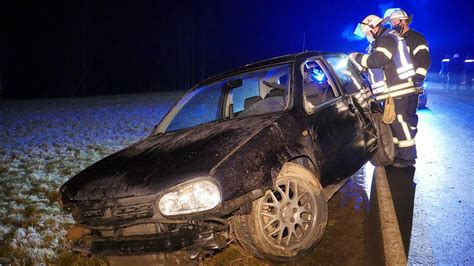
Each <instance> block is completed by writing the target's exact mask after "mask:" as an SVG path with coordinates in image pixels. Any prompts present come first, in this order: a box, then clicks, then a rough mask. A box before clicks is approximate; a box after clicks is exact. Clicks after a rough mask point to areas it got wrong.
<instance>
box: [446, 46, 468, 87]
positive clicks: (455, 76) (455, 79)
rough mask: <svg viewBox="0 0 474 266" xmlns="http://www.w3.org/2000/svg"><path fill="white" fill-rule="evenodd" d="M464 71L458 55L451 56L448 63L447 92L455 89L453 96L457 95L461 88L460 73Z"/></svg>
mask: <svg viewBox="0 0 474 266" xmlns="http://www.w3.org/2000/svg"><path fill="white" fill-rule="evenodd" d="M463 71H464V62H463V61H462V59H461V56H460V55H459V54H458V53H455V54H453V58H452V59H451V61H450V62H449V82H448V83H449V85H448V90H451V89H452V88H453V87H454V88H455V89H456V90H455V91H454V94H458V93H459V89H460V88H461V80H462V73H463Z"/></svg>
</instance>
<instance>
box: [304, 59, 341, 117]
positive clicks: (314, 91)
mask: <svg viewBox="0 0 474 266" xmlns="http://www.w3.org/2000/svg"><path fill="white" fill-rule="evenodd" d="M303 95H304V97H303V98H304V101H305V102H304V106H305V110H306V112H307V113H312V112H314V109H315V108H316V107H317V106H318V105H321V104H323V103H325V102H327V101H330V100H332V99H334V98H335V97H336V95H335V94H334V88H333V86H332V85H331V83H330V82H329V79H328V75H327V73H326V72H325V70H324V69H323V68H322V67H321V66H320V65H319V64H318V63H317V62H316V61H310V62H306V63H305V65H304V76H303Z"/></svg>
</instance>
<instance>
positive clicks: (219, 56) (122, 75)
mask: <svg viewBox="0 0 474 266" xmlns="http://www.w3.org/2000/svg"><path fill="white" fill-rule="evenodd" d="M369 2H370V3H369ZM369 2H368V1H362V0H339V1H337V2H334V1H304V0H301V1H288V0H259V1H255V0H240V1H220V0H201V1H193V0H177V1H157V0H138V1H131V0H67V1H60V0H44V1H36V0H18V1H9V3H8V4H4V6H6V7H3V6H2V8H0V19H1V20H2V23H1V24H2V26H1V27H0V30H2V32H0V36H1V38H0V98H29V97H69V96H87V95H100V94H116V93H137V92H148V91H163V90H183V89H188V88H189V87H190V86H191V85H192V84H194V83H196V82H198V81H200V80H203V79H204V78H207V77H209V76H211V75H213V74H217V73H219V72H222V71H224V70H228V69H230V68H233V67H237V66H240V65H243V64H246V63H250V62H255V61H258V60H261V59H265V58H269V57H273V56H278V55H283V54H288V53H294V52H299V51H302V50H303V49H308V50H325V51H339V52H345V53H349V52H352V51H364V50H365V47H366V45H367V42H366V41H354V40H352V39H353V38H352V37H351V36H353V34H352V32H353V29H354V27H355V25H356V23H357V22H358V19H362V18H363V17H365V16H366V15H367V14H369V13H375V14H377V13H383V12H382V11H383V8H382V7H384V8H387V7H389V6H394V5H395V6H402V7H405V8H406V9H407V10H408V11H409V12H411V13H413V14H414V15H415V17H414V23H413V26H414V28H415V29H417V30H419V31H421V32H423V33H424V34H425V36H426V37H427V40H428V42H429V43H430V50H431V52H432V57H433V66H432V69H431V70H432V71H439V65H440V64H439V62H440V61H441V59H442V57H443V56H444V55H445V54H446V53H449V54H453V53H454V52H459V53H461V54H462V55H463V56H465V54H467V53H471V54H473V53H474V48H473V47H474V39H473V37H472V36H474V31H473V29H472V25H471V24H472V23H470V21H471V19H470V16H471V15H472V14H473V13H474V4H473V3H472V1H462V0H452V1H442V0H420V1H409V0H400V1H393V3H392V1H390V3H387V1H383V0H377V1H369ZM454 2H456V3H454ZM438 18H442V19H438ZM303 40H304V42H303Z"/></svg>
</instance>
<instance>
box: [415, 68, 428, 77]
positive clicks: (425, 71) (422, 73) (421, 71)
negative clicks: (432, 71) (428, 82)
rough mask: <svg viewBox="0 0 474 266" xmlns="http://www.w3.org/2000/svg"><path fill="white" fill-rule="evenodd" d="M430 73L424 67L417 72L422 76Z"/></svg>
mask: <svg viewBox="0 0 474 266" xmlns="http://www.w3.org/2000/svg"><path fill="white" fill-rule="evenodd" d="M427 73H428V70H426V69H424V68H422V67H419V68H417V69H416V74H420V75H422V76H426V74H427Z"/></svg>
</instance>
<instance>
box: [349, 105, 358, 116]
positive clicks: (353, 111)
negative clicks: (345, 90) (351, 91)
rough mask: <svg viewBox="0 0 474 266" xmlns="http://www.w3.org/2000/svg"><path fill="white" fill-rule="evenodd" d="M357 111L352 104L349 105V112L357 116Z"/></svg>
mask: <svg viewBox="0 0 474 266" xmlns="http://www.w3.org/2000/svg"><path fill="white" fill-rule="evenodd" d="M356 110H357V109H356V107H355V106H354V105H353V104H352V103H350V104H349V111H351V113H353V114H355V112H356Z"/></svg>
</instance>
